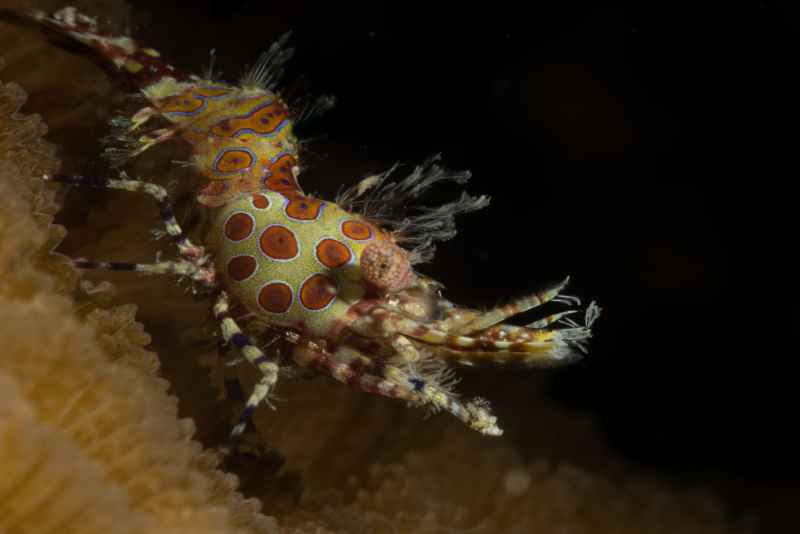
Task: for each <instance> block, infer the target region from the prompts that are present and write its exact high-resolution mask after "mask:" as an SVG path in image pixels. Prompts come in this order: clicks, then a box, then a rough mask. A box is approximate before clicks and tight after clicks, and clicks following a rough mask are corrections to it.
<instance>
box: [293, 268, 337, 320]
mask: <svg viewBox="0 0 800 534" xmlns="http://www.w3.org/2000/svg"><path fill="white" fill-rule="evenodd" d="M336 293H337V288H336V282H334V281H333V280H332V279H331V278H330V277H328V276H326V275H324V274H315V275H312V276H311V277H309V278H308V279H306V281H305V282H303V285H302V287H300V302H301V303H302V304H303V306H305V307H306V308H308V309H309V310H315V311H317V310H322V309H324V308H325V307H326V306H328V305H329V304H330V303H331V302H332V301H333V299H334V298H336Z"/></svg>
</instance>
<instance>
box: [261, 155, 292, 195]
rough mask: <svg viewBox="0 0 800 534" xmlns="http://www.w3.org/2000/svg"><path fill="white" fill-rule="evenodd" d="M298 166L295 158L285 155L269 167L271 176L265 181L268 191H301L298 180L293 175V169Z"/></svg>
mask: <svg viewBox="0 0 800 534" xmlns="http://www.w3.org/2000/svg"><path fill="white" fill-rule="evenodd" d="M296 165H297V160H296V159H295V158H294V156H290V155H284V156H281V157H280V158H278V159H277V160H276V161H275V163H273V164H271V165H270V166H269V172H270V175H269V176H268V177H267V179H266V181H265V185H266V186H267V189H269V190H271V191H281V192H285V191H299V190H300V187H299V186H298V185H297V180H295V178H294V174H293V173H292V167H295V166H296Z"/></svg>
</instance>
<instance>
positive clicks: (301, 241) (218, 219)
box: [209, 192, 387, 337]
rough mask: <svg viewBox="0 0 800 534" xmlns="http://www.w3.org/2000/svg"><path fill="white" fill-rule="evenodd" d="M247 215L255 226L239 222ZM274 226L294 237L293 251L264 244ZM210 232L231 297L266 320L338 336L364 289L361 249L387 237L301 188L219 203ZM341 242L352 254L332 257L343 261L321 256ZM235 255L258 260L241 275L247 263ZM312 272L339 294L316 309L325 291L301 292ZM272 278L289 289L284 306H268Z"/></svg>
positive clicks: (220, 272)
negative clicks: (265, 295)
mask: <svg viewBox="0 0 800 534" xmlns="http://www.w3.org/2000/svg"><path fill="white" fill-rule="evenodd" d="M264 206H266V207H264ZM304 206H305V207H306V209H303V207H304ZM293 215H294V216H293ZM298 215H299V217H298ZM244 217H248V218H249V219H250V222H251V224H252V228H251V229H250V230H249V231H247V224H246V223H244V224H242V222H241V221H244ZM275 227H277V228H279V229H281V230H280V232H282V233H283V234H286V235H287V236H289V235H291V236H293V237H294V239H296V243H297V250H296V254H295V255H294V256H293V257H291V258H287V257H285V256H287V255H291V250H290V251H289V254H283V256H284V257H275V256H276V254H275V253H274V251H273V250H271V249H270V247H269V245H268V244H267V245H266V247H265V244H264V242H263V241H264V239H262V236H264V235H265V232H267V231H268V229H271V230H269V231H276V232H277V231H278V230H275ZM355 230H357V231H355ZM237 232H238V233H237ZM288 232H290V234H289V233H288ZM210 233H211V235H210V236H209V245H210V247H211V250H212V251H213V253H214V254H215V263H216V267H217V272H218V273H219V276H220V277H222V279H223V281H224V282H223V284H224V286H225V287H226V288H227V290H228V292H229V293H230V294H231V295H233V296H234V297H235V298H236V299H237V300H238V301H239V302H240V303H241V304H242V305H243V306H244V307H245V308H246V309H247V310H248V311H249V312H251V313H253V314H255V315H257V316H259V317H260V318H263V319H264V320H265V321H266V322H268V323H269V324H273V325H279V326H285V327H290V328H294V329H297V330H298V331H300V332H303V333H307V334H310V335H312V336H315V337H328V336H330V335H334V334H335V333H336V332H337V331H338V330H339V329H341V327H342V326H344V325H345V322H346V318H347V312H348V310H349V309H350V307H351V306H353V305H354V304H356V303H357V302H358V301H359V300H360V299H361V298H362V297H363V296H364V294H365V292H366V289H365V284H364V281H363V280H362V276H361V270H360V267H359V259H360V257H361V253H362V251H363V250H364V249H365V248H366V247H367V246H368V245H369V244H370V243H373V242H375V241H376V240H382V239H386V238H387V236H386V235H385V234H383V233H382V232H381V231H380V230H379V229H377V228H376V227H375V226H374V225H372V224H370V223H369V222H368V221H366V220H365V219H364V218H363V217H361V216H359V215H355V214H352V213H350V212H347V211H345V210H343V209H342V208H340V207H339V206H337V205H336V204H334V203H332V202H325V201H321V200H318V199H312V198H309V197H306V196H304V195H301V194H299V193H288V194H285V193H277V192H260V193H254V194H242V195H241V196H239V197H238V198H237V199H235V200H233V201H232V202H229V203H228V204H226V205H225V206H223V207H221V208H219V209H218V210H217V213H216V214H215V217H214V222H213V224H212V227H211V230H210ZM245 234H246V235H245ZM348 234H350V235H348ZM339 244H340V245H344V247H346V248H347V250H348V251H349V253H350V255H349V256H350V257H349V258H346V255H344V256H342V255H338V256H336V257H335V259H337V260H338V261H334V262H332V261H331V259H330V257H328V256H326V255H325V253H324V252H325V250H326V249H325V248H322V255H321V251H320V249H321V247H324V246H328V247H329V248H328V249H327V250H330V249H331V248H332V249H334V250H336V251H343V249H342V248H341V246H340V245H339ZM237 258H253V259H254V260H255V261H254V262H253V261H252V260H248V261H249V263H250V265H253V264H254V265H255V270H254V272H252V274H250V275H249V276H247V277H246V278H243V275H244V274H247V271H249V269H245V270H244V271H242V268H241V267H239V269H238V270H237V269H236V268H232V265H233V264H232V262H236V261H242V260H241V259H237ZM344 259H347V261H346V262H345V263H343V260H344ZM245 263H246V262H245ZM326 263H327V264H328V265H326ZM315 275H321V277H324V278H319V277H318V278H316V280H329V281H330V282H331V284H330V285H329V286H328V289H330V291H332V292H335V293H334V294H333V298H332V300H331V301H330V302H328V303H327V304H325V305H324V306H322V307H320V309H315V308H316V307H318V306H319V304H323V303H325V300H326V297H325V296H324V295H321V294H319V293H318V294H316V295H314V294H313V293H312V296H311V297H309V296H308V295H304V294H303V291H302V289H303V287H304V286H303V284H304V282H306V281H308V280H309V279H310V278H311V277H314V276H315ZM274 283H282V284H285V285H286V286H288V289H290V290H291V297H292V298H291V303H290V305H289V306H288V308H287V309H286V310H285V311H281V312H276V311H274V310H272V311H271V310H269V309H267V308H265V306H264V305H263V302H260V300H259V295H260V294H261V291H262V290H263V288H264V287H265V286H266V285H268V284H274ZM315 304H316V306H315Z"/></svg>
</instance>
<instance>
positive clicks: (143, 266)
mask: <svg viewBox="0 0 800 534" xmlns="http://www.w3.org/2000/svg"><path fill="white" fill-rule="evenodd" d="M72 263H73V264H74V265H75V267H77V268H78V269H106V270H110V271H133V272H137V273H144V274H174V275H178V276H188V277H189V278H191V279H192V281H194V282H197V283H198V284H200V285H202V286H203V287H206V288H212V287H214V280H215V277H216V273H215V272H214V269H212V268H205V267H198V265H197V264H196V263H194V262H189V261H184V260H179V261H159V262H156V263H125V262H118V261H91V260H73V262H72Z"/></svg>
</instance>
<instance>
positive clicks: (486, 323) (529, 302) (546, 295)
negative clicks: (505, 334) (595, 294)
mask: <svg viewBox="0 0 800 534" xmlns="http://www.w3.org/2000/svg"><path fill="white" fill-rule="evenodd" d="M568 283H569V276H568V277H566V278H565V279H564V280H563V281H561V282H560V283H559V284H556V285H555V286H553V287H551V288H549V289H546V290H544V291H541V292H536V293H533V294H532V295H528V296H526V297H522V298H519V299H516V300H514V301H512V302H510V303H508V304H506V305H505V306H498V307H497V308H494V309H492V310H489V311H487V312H483V313H478V314H477V315H474V312H473V313H466V314H464V317H463V318H462V319H461V320H458V319H457V317H458V315H459V311H461V310H459V309H457V308H456V309H455V310H453V312H451V314H450V315H451V316H450V317H448V319H446V320H445V323H446V326H445V330H447V331H448V332H450V333H451V334H462V335H467V334H471V333H473V332H479V331H481V330H485V329H487V328H489V327H491V326H494V325H496V324H498V323H501V322H503V321H505V320H506V319H508V318H509V317H513V316H514V315H517V314H520V313H523V312H526V311H529V310H532V309H534V308H538V307H539V306H541V305H543V304H545V303H547V302H550V301H554V302H562V303H564V304H569V305H572V304H577V305H580V300H579V299H578V298H577V297H569V296H564V295H561V296H559V294H560V293H561V291H562V290H563V289H564V288H565V287H566V286H567V284H568ZM465 311H469V312H472V310H465Z"/></svg>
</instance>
